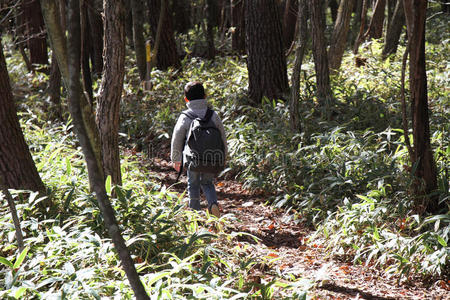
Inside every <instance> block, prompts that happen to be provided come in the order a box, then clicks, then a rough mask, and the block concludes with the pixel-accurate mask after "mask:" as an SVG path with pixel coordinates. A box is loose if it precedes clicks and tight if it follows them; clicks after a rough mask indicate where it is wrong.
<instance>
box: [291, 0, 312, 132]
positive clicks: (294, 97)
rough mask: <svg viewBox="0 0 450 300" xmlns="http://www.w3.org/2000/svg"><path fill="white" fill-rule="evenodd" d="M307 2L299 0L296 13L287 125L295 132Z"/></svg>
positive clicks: (298, 125)
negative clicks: (295, 35)
mask: <svg viewBox="0 0 450 300" xmlns="http://www.w3.org/2000/svg"><path fill="white" fill-rule="evenodd" d="M307 7H308V5H307V0H299V4H298V11H297V26H296V27H297V42H296V49H295V60H294V69H293V70H292V87H291V98H290V102H289V124H290V126H291V129H292V130H293V131H295V132H299V131H301V122H300V115H299V109H298V101H299V95H300V73H301V70H302V62H303V56H304V54H305V50H306V44H307V41H308V12H307Z"/></svg>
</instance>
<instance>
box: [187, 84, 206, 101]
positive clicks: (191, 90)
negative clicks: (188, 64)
mask: <svg viewBox="0 0 450 300" xmlns="http://www.w3.org/2000/svg"><path fill="white" fill-rule="evenodd" d="M184 96H185V97H186V99H187V100H188V101H192V100H197V99H205V89H204V88H203V84H202V83H201V82H200V81H191V82H188V83H187V84H186V85H185V86H184Z"/></svg>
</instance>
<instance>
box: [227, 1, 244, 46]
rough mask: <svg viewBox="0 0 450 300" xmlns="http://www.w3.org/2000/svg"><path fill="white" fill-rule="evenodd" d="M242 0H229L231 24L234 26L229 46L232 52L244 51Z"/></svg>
mask: <svg viewBox="0 0 450 300" xmlns="http://www.w3.org/2000/svg"><path fill="white" fill-rule="evenodd" d="M244 1H246V0H231V1H230V2H231V26H232V27H233V28H234V30H233V31H232V36H231V48H232V49H233V52H235V53H238V54H242V53H245V16H244V10H245V7H244Z"/></svg>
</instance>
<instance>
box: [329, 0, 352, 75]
mask: <svg viewBox="0 0 450 300" xmlns="http://www.w3.org/2000/svg"><path fill="white" fill-rule="evenodd" d="M354 2H355V1H354V0H341V3H340V5H339V10H338V15H337V19H336V23H335V25H334V30H333V34H332V35H331V43H330V49H329V50H328V59H329V61H330V69H331V70H339V68H340V66H341V62H342V57H343V56H344V51H345V47H346V46H347V37H348V30H349V27H350V18H351V16H352V11H353V3H354Z"/></svg>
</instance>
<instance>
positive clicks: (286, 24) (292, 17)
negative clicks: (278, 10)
mask: <svg viewBox="0 0 450 300" xmlns="http://www.w3.org/2000/svg"><path fill="white" fill-rule="evenodd" d="M297 12H298V0H287V1H286V6H285V9H284V16H283V43H284V49H285V50H287V49H289V48H290V47H291V44H292V41H293V40H294V38H295V37H294V35H295V24H296V22H297Z"/></svg>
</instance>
